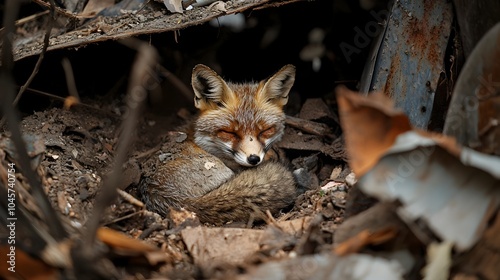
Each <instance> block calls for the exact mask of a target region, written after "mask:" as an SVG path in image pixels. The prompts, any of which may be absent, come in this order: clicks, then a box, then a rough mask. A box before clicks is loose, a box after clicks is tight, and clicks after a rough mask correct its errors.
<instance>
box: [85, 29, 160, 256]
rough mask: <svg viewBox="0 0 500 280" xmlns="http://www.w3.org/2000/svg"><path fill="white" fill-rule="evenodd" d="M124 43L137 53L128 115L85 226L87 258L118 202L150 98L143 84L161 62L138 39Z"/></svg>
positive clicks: (129, 91)
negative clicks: (103, 221) (110, 208)
mask: <svg viewBox="0 0 500 280" xmlns="http://www.w3.org/2000/svg"><path fill="white" fill-rule="evenodd" d="M122 43H123V44H125V45H127V46H129V47H132V48H135V49H137V51H138V53H137V57H136V60H135V62H134V66H133V69H132V73H131V77H130V83H129V87H128V92H127V97H126V98H127V107H128V111H127V114H126V115H125V116H126V117H125V120H124V121H123V123H122V126H121V127H122V128H121V134H120V139H119V142H118V148H117V151H116V156H115V159H114V163H113V167H112V170H111V174H110V176H109V178H108V179H107V180H105V181H104V183H103V186H102V188H101V192H100V193H99V195H98V197H97V198H96V201H95V204H94V209H93V211H92V215H91V217H90V218H89V220H88V221H87V223H86V230H85V232H84V234H83V244H86V245H87V246H85V247H84V248H83V249H84V250H85V252H83V254H84V255H85V256H88V257H91V256H92V255H93V249H94V246H93V244H94V242H95V238H96V232H97V229H98V227H99V223H100V218H101V217H102V213H104V211H105V210H106V208H107V207H108V206H109V205H110V204H111V203H112V202H113V201H114V200H115V199H116V197H117V194H118V192H117V186H119V185H120V181H121V179H122V176H121V174H122V166H123V163H124V162H125V160H126V158H127V156H128V151H129V150H130V146H131V145H132V139H133V138H134V137H133V135H134V132H135V129H136V123H137V119H138V117H139V113H140V108H141V107H142V105H143V103H144V100H145V99H146V95H147V93H146V89H145V86H144V85H143V84H142V83H143V81H145V80H146V79H144V78H145V75H149V73H151V69H152V68H154V66H155V65H156V63H157V61H158V54H157V52H156V50H155V49H154V48H153V47H151V46H149V45H148V44H146V43H143V42H141V41H138V40H137V39H127V40H124V41H123V42H122Z"/></svg>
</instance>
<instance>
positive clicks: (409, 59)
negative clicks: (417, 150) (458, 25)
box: [361, 0, 453, 128]
mask: <svg viewBox="0 0 500 280" xmlns="http://www.w3.org/2000/svg"><path fill="white" fill-rule="evenodd" d="M452 19H453V11H452V5H451V3H449V2H447V1H446V0H415V1H411V0H399V1H398V0H397V1H395V2H394V5H393V6H392V10H391V13H390V17H389V19H388V21H387V25H386V29H385V32H382V33H381V36H384V37H383V40H381V41H380V45H379V46H375V48H373V49H374V50H375V51H377V54H376V59H375V61H374V63H375V64H374V67H373V64H372V67H373V72H372V71H365V73H364V76H365V77H364V78H362V81H361V87H362V88H369V89H370V90H378V91H383V92H385V93H386V94H387V95H389V96H390V97H391V98H392V99H393V100H394V102H395V104H396V107H398V108H400V109H402V110H403V111H404V112H405V113H406V114H407V115H408V117H409V118H410V121H411V123H412V124H413V125H414V126H416V127H419V128H427V125H428V124H429V121H430V117H431V112H432V105H433V101H434V94H435V90H436V88H437V84H438V80H439V77H440V74H441V72H443V71H444V70H443V69H444V55H445V51H446V46H447V43H448V39H449V36H450V31H451V23H452ZM372 63H373V61H372ZM366 72H370V73H366ZM368 84H369V85H370V86H369V87H367V86H366V85H368Z"/></svg>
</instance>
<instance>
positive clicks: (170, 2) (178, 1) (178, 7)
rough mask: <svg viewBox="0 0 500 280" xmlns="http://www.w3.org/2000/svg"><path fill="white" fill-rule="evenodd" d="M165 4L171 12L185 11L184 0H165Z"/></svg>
mask: <svg viewBox="0 0 500 280" xmlns="http://www.w3.org/2000/svg"><path fill="white" fill-rule="evenodd" d="M163 4H165V7H166V8H167V10H168V11H169V12H171V13H181V14H182V13H183V12H184V9H183V8H182V0H163Z"/></svg>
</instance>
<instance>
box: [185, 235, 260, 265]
mask: <svg viewBox="0 0 500 280" xmlns="http://www.w3.org/2000/svg"><path fill="white" fill-rule="evenodd" d="M262 233H263V231H262V230H255V229H242V228H206V227H195V228H186V229H184V230H182V232H181V235H182V238H183V240H184V243H185V244H186V247H187V249H188V251H189V253H190V254H191V255H192V256H193V259H194V262H195V264H197V265H201V266H205V267H210V266H214V265H218V264H223V263H227V264H241V263H243V261H244V260H245V258H247V257H249V256H250V255H252V254H254V253H255V252H257V251H258V250H259V248H260V246H259V240H260V238H261V236H262Z"/></svg>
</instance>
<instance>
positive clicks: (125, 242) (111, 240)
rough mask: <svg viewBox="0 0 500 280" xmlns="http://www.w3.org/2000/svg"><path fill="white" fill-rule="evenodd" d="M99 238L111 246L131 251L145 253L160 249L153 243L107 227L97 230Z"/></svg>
mask: <svg viewBox="0 0 500 280" xmlns="http://www.w3.org/2000/svg"><path fill="white" fill-rule="evenodd" d="M97 238H98V239H99V240H101V241H102V242H103V243H104V244H106V245H108V246H110V247H111V248H114V249H119V250H124V251H127V252H131V253H138V254H144V253H145V252H154V251H158V250H159V249H158V248H156V247H155V246H153V245H150V244H148V243H145V242H143V241H140V240H137V239H133V238H130V237H128V236H127V235H125V234H123V233H121V232H118V231H115V230H112V229H110V228H105V227H101V228H99V229H98V230H97Z"/></svg>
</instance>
